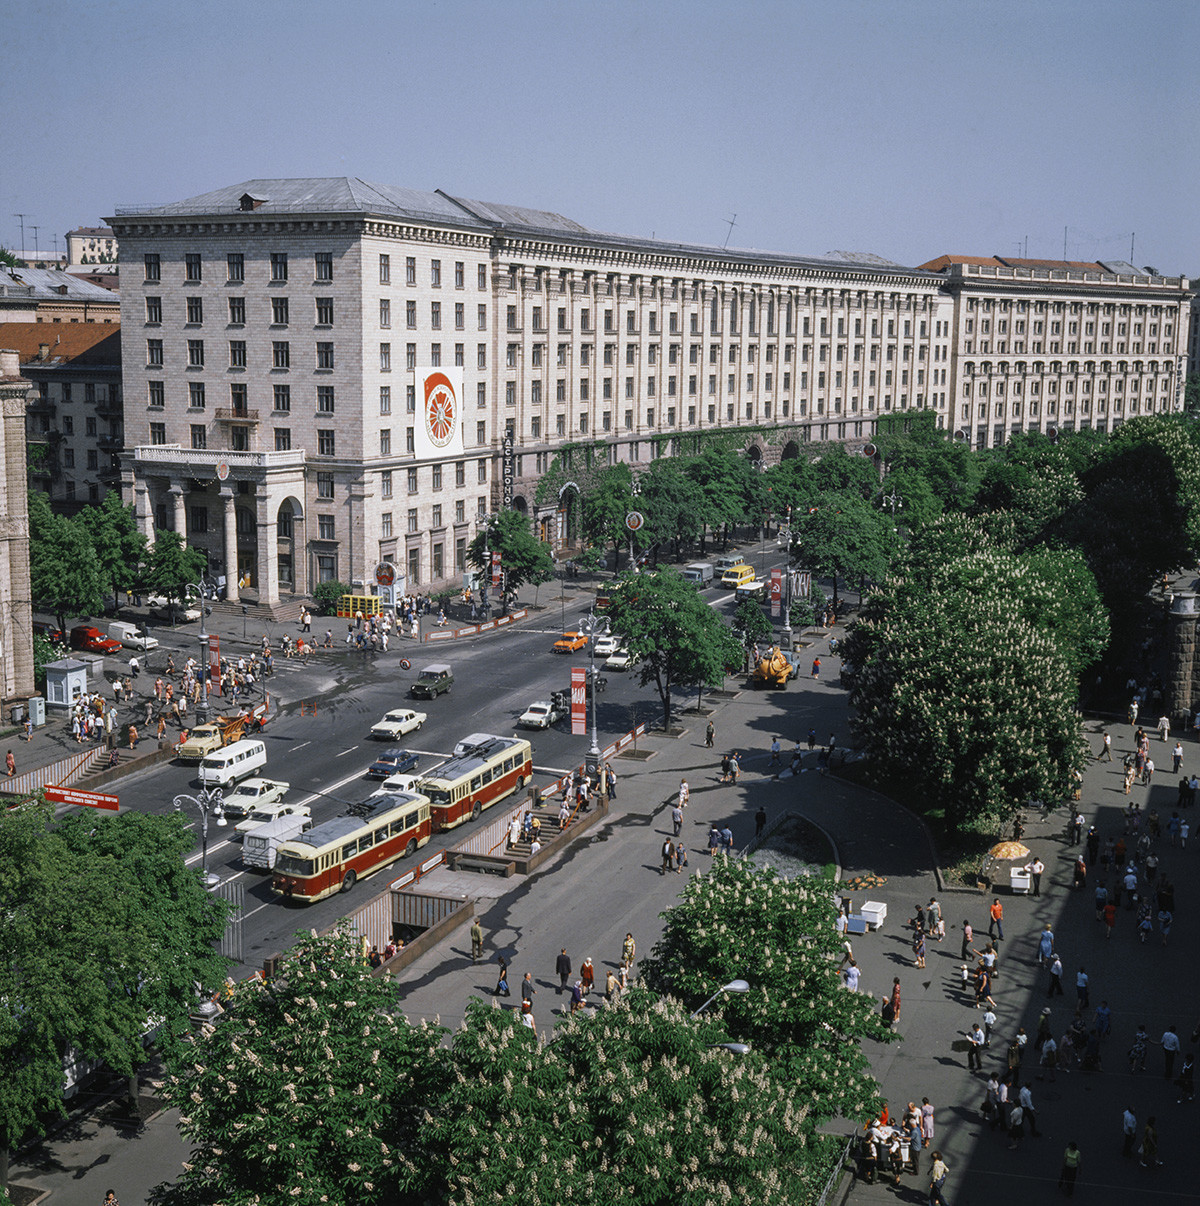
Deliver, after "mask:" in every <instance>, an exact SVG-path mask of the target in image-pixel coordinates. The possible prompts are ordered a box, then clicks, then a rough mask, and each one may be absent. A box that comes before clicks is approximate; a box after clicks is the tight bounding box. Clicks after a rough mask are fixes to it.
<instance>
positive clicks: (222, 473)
mask: <svg viewBox="0 0 1200 1206" xmlns="http://www.w3.org/2000/svg"><path fill="white" fill-rule="evenodd" d="M228 476H229V465H228V464H227V463H226V462H225V461H218V462H217V477H218V479H219V480H220V481H224V480H225V479H226V478H227V477H228Z"/></svg>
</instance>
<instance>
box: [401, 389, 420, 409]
mask: <svg viewBox="0 0 1200 1206" xmlns="http://www.w3.org/2000/svg"><path fill="white" fill-rule="evenodd" d="M404 409H405V410H406V411H407V412H408V413H409V414H410V415H414V414H416V413H417V387H416V386H415V385H406V386H405V387H404Z"/></svg>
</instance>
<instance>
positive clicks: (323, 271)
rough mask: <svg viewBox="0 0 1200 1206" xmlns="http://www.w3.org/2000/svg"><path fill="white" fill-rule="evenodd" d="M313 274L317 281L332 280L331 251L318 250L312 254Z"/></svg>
mask: <svg viewBox="0 0 1200 1206" xmlns="http://www.w3.org/2000/svg"><path fill="white" fill-rule="evenodd" d="M313 275H314V279H316V280H318V281H331V280H333V252H332V251H318V252H316V253H314V255H313Z"/></svg>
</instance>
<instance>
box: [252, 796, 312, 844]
mask: <svg viewBox="0 0 1200 1206" xmlns="http://www.w3.org/2000/svg"><path fill="white" fill-rule="evenodd" d="M311 816H312V810H311V809H309V807H308V806H307V805H305V804H285V803H284V802H283V801H282V800H276V801H275V803H274V804H263V805H261V806H260V807H258V808H256V809H255V810H254V811H253V812H252V813H251V814H250V815H249V816H248V817H247V818H246V819H245V820H244V821H239V822H238V823H237V824H236V825H235V826H234V827H233V832H234V834H235V835H236V836H237V837H240V838H244V837H245V836H246V834H248V833H253V832H254V830H256V829H259V828H261V827H262V826H263V825H267V824H270V822H271V821H278V820H279V818H280V817H311Z"/></svg>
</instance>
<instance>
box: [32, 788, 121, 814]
mask: <svg viewBox="0 0 1200 1206" xmlns="http://www.w3.org/2000/svg"><path fill="white" fill-rule="evenodd" d="M45 792H46V799H47V800H49V801H50V803H51V804H78V805H79V806H80V807H81V808H105V809H107V810H108V811H109V812H116V811H117V807H118V804H119V801H118V798H117V797H116V796H106V795H102V794H101V793H100V792H98V791H76V790H75V789H74V788H73V787H47V788H45Z"/></svg>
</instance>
